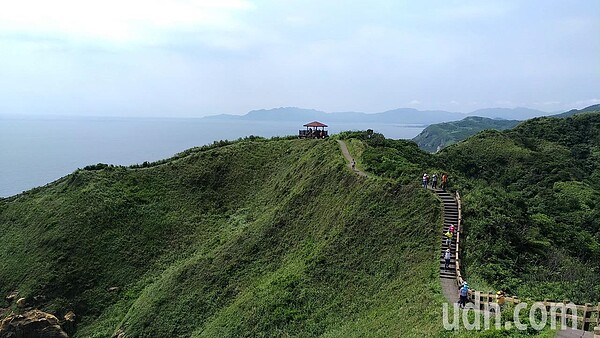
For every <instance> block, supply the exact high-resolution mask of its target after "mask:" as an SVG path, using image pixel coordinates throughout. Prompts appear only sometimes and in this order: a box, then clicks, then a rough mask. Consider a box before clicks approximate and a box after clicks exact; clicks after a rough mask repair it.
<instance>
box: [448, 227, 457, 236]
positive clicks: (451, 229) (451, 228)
mask: <svg viewBox="0 0 600 338" xmlns="http://www.w3.org/2000/svg"><path fill="white" fill-rule="evenodd" d="M454 230H456V229H455V228H454V224H450V228H449V229H448V231H450V232H451V233H452V234H453V235H454Z"/></svg>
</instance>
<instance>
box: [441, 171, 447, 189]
mask: <svg viewBox="0 0 600 338" xmlns="http://www.w3.org/2000/svg"><path fill="white" fill-rule="evenodd" d="M447 187H448V175H446V174H445V173H444V174H443V175H442V186H441V188H442V190H444V191H446V188H447Z"/></svg>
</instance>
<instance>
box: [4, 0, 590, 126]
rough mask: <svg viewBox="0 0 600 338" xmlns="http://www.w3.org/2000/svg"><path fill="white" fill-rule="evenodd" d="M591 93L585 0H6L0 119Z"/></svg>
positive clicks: (575, 99)
mask: <svg viewBox="0 0 600 338" xmlns="http://www.w3.org/2000/svg"><path fill="white" fill-rule="evenodd" d="M596 103H600V1H598V0H564V1H553V0H535V1H521V0H499V1H495V0H489V1H471V0H461V1H452V0H445V1H397V0H395V1H392V0H389V1H380V0H371V1H352V0H344V1H341V0H340V1H338V0H314V1H313V0H256V1H254V0H155V1H153V0H102V1H95V0H86V1H81V0H52V1H47V0H18V1H6V2H5V3H3V4H2V6H1V7H0V113H11V114H70V115H73V114H81V115H122V116H203V115H209V114H216V113H232V114H242V113H245V112H247V111H249V110H252V109H259V108H272V107H280V106H299V107H305V108H315V109H320V110H325V111H367V112H378V111H384V110H388V109H393V108H399V107H413V108H417V109H444V110H452V111H463V112H468V111H472V110H475V109H478V108H483V107H515V106H527V107H531V108H537V109H541V110H544V111H561V110H566V109H570V108H582V107H585V106H587V105H591V104H596Z"/></svg>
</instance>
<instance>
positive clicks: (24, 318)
mask: <svg viewBox="0 0 600 338" xmlns="http://www.w3.org/2000/svg"><path fill="white" fill-rule="evenodd" d="M68 337H69V336H68V335H67V334H66V333H65V331H63V329H62V328H61V327H60V325H59V322H58V318H56V317H55V316H53V315H51V314H49V313H46V312H42V311H40V310H32V311H28V312H25V313H24V314H22V315H12V316H8V317H6V318H5V319H4V320H3V321H2V323H1V324H0V338H68Z"/></svg>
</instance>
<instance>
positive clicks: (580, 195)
mask: <svg viewBox="0 0 600 338" xmlns="http://www.w3.org/2000/svg"><path fill="white" fill-rule="evenodd" d="M367 144H369V146H370V147H369V148H367V149H365V150H364V155H363V159H362V160H363V161H364V164H363V165H364V166H365V167H366V168H371V169H372V170H377V169H380V171H379V173H380V174H381V175H383V176H391V177H393V176H398V177H400V178H401V179H402V180H406V177H403V175H402V174H399V173H397V172H396V171H395V168H394V166H393V165H391V166H388V165H387V163H389V162H396V163H399V162H401V161H402V160H403V159H404V158H413V159H417V161H415V162H418V163H420V165H419V164H416V163H415V164H414V166H413V167H412V168H413V169H414V170H412V171H409V172H407V173H404V174H409V175H410V176H412V180H413V181H418V180H419V176H420V175H422V172H428V173H433V172H438V173H439V172H444V171H445V172H449V173H450V177H451V180H450V185H451V189H460V190H461V192H462V195H463V203H464V205H463V218H464V226H465V230H466V238H463V242H462V243H463V246H462V250H463V251H464V252H463V257H464V258H463V261H462V264H463V266H462V268H463V270H464V272H465V273H466V275H467V277H469V279H471V281H472V282H473V281H481V283H479V282H478V283H472V284H474V286H475V287H478V286H479V287H481V286H483V285H485V286H486V287H487V286H490V287H493V288H496V289H503V290H506V291H508V292H509V293H510V294H516V295H518V296H520V297H521V298H531V299H538V300H543V299H545V298H550V299H555V300H563V299H569V300H572V301H575V302H578V303H585V302H592V303H593V302H598V301H600V221H599V219H600V113H585V114H577V115H574V116H572V117H569V118H536V119H532V120H529V121H526V122H524V123H522V124H520V125H519V126H517V127H516V128H514V129H512V130H506V131H503V132H500V131H494V130H487V131H484V132H481V133H479V134H477V135H475V136H473V137H471V138H469V139H467V140H466V141H464V142H461V143H458V144H455V145H453V146H450V147H448V148H446V149H444V150H442V151H441V152H440V153H439V154H437V155H435V156H430V157H427V156H426V155H425V154H424V153H422V154H418V153H417V154H414V153H412V154H411V155H410V156H406V155H408V154H410V151H408V152H407V151H406V148H409V149H410V146H409V145H407V144H406V142H405V141H394V140H384V141H380V140H379V141H377V142H368V141H367ZM401 148H402V149H403V150H402V151H399V150H398V149H401ZM419 170H420V171H419ZM419 174H420V175H419Z"/></svg>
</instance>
